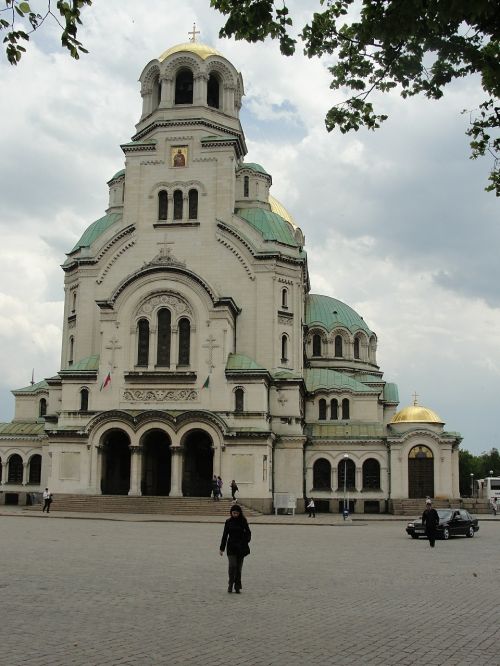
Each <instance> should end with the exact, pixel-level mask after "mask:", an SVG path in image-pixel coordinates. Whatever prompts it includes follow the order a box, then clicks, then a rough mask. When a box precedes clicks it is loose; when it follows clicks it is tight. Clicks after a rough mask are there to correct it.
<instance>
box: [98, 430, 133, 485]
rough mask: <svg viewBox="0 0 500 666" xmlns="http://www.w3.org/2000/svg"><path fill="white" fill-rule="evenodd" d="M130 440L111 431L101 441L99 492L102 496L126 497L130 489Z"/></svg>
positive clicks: (119, 433) (118, 432)
mask: <svg viewBox="0 0 500 666" xmlns="http://www.w3.org/2000/svg"><path fill="white" fill-rule="evenodd" d="M129 446H130V439H129V438H128V435H127V434H126V433H124V432H123V431H122V430H111V431H110V432H108V433H106V435H105V436H104V440H103V453H102V475H101V491H102V494H103V495H128V491H129V489H130V449H129Z"/></svg>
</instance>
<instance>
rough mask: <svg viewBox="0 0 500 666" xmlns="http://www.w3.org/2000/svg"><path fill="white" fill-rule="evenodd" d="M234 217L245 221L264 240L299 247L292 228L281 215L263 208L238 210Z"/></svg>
mask: <svg viewBox="0 0 500 666" xmlns="http://www.w3.org/2000/svg"><path fill="white" fill-rule="evenodd" d="M236 215H239V216H240V217H242V218H243V219H244V220H246V221H247V222H248V224H250V226H252V227H253V228H254V229H255V230H256V231H258V232H259V233H260V234H261V235H262V237H263V238H264V240H266V241H275V242H276V243H282V244H283V245H290V246H291V247H299V244H298V243H297V241H296V240H295V237H294V235H293V228H292V226H291V225H290V224H289V223H288V222H287V221H286V220H284V219H283V218H282V217H281V215H277V214H276V213H272V212H271V211H270V210H266V209H264V208H238V209H237V210H236Z"/></svg>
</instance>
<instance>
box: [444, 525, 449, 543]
mask: <svg viewBox="0 0 500 666" xmlns="http://www.w3.org/2000/svg"><path fill="white" fill-rule="evenodd" d="M449 538H450V530H449V529H448V528H447V527H445V528H444V530H443V539H445V540H446V541H447V540H448V539H449Z"/></svg>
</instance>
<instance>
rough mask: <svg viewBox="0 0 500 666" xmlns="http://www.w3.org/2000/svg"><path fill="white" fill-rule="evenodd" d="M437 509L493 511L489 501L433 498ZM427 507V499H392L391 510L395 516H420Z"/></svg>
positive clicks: (471, 511) (476, 511)
mask: <svg viewBox="0 0 500 666" xmlns="http://www.w3.org/2000/svg"><path fill="white" fill-rule="evenodd" d="M432 506H433V507H434V508H435V509H450V508H453V509H466V510H467V511H469V512H470V513H473V514H477V513H491V510H490V508H489V506H488V502H485V501H483V500H472V499H467V498H466V499H461V498H457V499H433V500H432ZM424 509H425V499H402V500H391V502H390V504H389V512H390V513H392V514H393V515H394V516H420V515H422V512H423V510H424Z"/></svg>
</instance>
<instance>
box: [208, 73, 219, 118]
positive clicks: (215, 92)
mask: <svg viewBox="0 0 500 666" xmlns="http://www.w3.org/2000/svg"><path fill="white" fill-rule="evenodd" d="M219 88H220V86H219V79H218V77H217V75H216V74H210V76H209V77H208V82H207V105H208V106H211V107H213V108H214V109H218V108H219V103H220V102H219Z"/></svg>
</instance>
